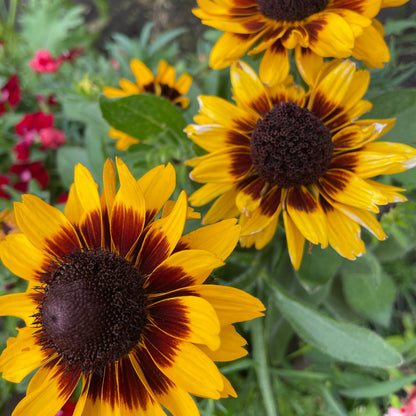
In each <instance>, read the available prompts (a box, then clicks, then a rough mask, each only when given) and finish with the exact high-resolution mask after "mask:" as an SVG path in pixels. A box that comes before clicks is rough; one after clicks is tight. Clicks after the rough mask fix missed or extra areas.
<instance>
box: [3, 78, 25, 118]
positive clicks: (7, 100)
mask: <svg viewBox="0 0 416 416" xmlns="http://www.w3.org/2000/svg"><path fill="white" fill-rule="evenodd" d="M21 93H22V91H21V89H20V85H19V77H18V76H17V74H14V75H13V76H12V77H10V79H9V80H8V81H7V82H6V83H5V84H4V85H3V86H2V87H1V90H0V116H1V115H2V114H4V113H5V112H6V105H8V106H10V107H11V108H13V109H14V108H16V107H17V104H19V103H20V100H21Z"/></svg>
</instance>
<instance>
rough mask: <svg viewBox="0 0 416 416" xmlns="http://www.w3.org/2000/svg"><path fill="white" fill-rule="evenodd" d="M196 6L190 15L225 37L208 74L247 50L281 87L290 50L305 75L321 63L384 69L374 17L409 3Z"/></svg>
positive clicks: (220, 0)
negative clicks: (351, 61) (349, 61)
mask: <svg viewBox="0 0 416 416" xmlns="http://www.w3.org/2000/svg"><path fill="white" fill-rule="evenodd" d="M197 1H198V5H199V8H196V9H194V10H193V13H194V14H195V15H196V16H198V17H199V18H200V19H201V20H202V23H204V24H206V25H208V26H212V27H214V28H216V29H220V30H222V31H224V32H225V33H224V34H223V35H222V36H221V37H220V39H219V40H218V41H217V43H216V44H215V46H214V48H213V49H212V52H211V56H210V65H211V67H212V68H214V69H221V68H225V67H227V66H229V65H230V64H231V63H232V62H234V61H236V60H237V59H239V58H240V57H242V56H243V55H244V54H245V53H246V52H247V51H248V50H249V52H248V53H249V55H253V54H258V53H260V52H265V53H264V56H263V58H262V61H261V64H260V76H261V78H262V80H263V81H265V82H281V81H283V80H284V78H285V77H286V75H287V74H288V72H289V54H288V50H290V49H294V50H295V57H296V61H297V66H298V69H299V70H300V72H301V73H303V75H304V73H305V71H306V68H307V67H309V68H310V67H313V68H315V69H318V68H319V66H320V65H321V63H322V58H323V57H333V58H346V57H348V56H353V57H354V58H357V59H360V60H363V61H364V62H365V64H366V65H367V66H369V67H382V66H383V64H384V63H385V62H388V61H389V59H390V55H389V51H388V48H387V45H386V43H385V41H384V39H383V37H384V30H383V26H382V25H381V23H380V22H379V21H378V20H376V19H375V17H376V16H377V14H378V13H379V11H380V9H381V8H383V7H391V6H399V5H401V4H404V3H406V2H407V1H408V0H354V1H351V0H197ZM276 68H278V70H276ZM309 75H310V76H313V75H314V73H313V72H312V73H309ZM308 81H309V82H312V79H308Z"/></svg>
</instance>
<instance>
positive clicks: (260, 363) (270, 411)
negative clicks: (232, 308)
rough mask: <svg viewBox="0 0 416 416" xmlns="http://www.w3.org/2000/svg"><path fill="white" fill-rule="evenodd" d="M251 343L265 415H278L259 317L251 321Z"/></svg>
mask: <svg viewBox="0 0 416 416" xmlns="http://www.w3.org/2000/svg"><path fill="white" fill-rule="evenodd" d="M251 335H252V343H253V357H254V360H255V362H256V366H255V369H256V374H257V380H258V382H259V387H260V391H261V394H262V396H263V401H264V407H265V408H266V414H267V416H278V415H279V413H278V411H277V408H276V402H275V400H274V395H273V391H272V386H271V382H270V374H269V368H268V366H267V359H266V356H267V354H266V346H265V344H264V334H263V324H262V321H261V320H260V319H256V320H255V321H253V323H252V331H251Z"/></svg>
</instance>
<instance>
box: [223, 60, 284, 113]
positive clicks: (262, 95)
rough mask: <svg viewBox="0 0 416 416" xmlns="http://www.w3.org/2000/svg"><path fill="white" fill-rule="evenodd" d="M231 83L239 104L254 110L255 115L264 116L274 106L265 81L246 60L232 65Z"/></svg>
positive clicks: (248, 109) (251, 110)
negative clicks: (263, 81) (262, 80)
mask: <svg viewBox="0 0 416 416" xmlns="http://www.w3.org/2000/svg"><path fill="white" fill-rule="evenodd" d="M275 72H278V71H275ZM285 78H286V77H285ZM231 83H232V86H233V96H234V100H235V102H236V104H237V106H238V107H243V108H245V109H246V110H247V111H249V112H252V113H253V115H254V117H256V118H259V117H261V116H263V115H264V114H266V113H267V112H268V111H269V110H270V109H271V108H272V107H273V104H272V103H271V101H270V99H269V97H268V95H267V93H266V90H265V88H264V85H263V83H262V82H261V81H260V79H259V78H258V77H257V74H256V73H255V72H254V71H253V70H252V69H251V68H250V67H249V66H248V65H246V64H245V63H244V62H242V61H238V62H236V63H235V64H233V65H232V66H231Z"/></svg>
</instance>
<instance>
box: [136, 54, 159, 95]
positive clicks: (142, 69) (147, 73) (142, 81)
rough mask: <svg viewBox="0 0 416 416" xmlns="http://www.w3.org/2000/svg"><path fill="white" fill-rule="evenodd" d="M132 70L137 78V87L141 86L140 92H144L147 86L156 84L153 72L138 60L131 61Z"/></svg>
mask: <svg viewBox="0 0 416 416" xmlns="http://www.w3.org/2000/svg"><path fill="white" fill-rule="evenodd" d="M130 68H131V71H132V72H133V75H134V77H135V78H136V82H137V85H138V86H139V89H140V92H141V91H143V89H144V87H145V86H146V85H149V84H151V83H153V82H154V80H155V77H154V75H153V73H152V71H151V70H150V69H149V68H148V67H147V66H146V65H145V64H144V63H143V62H142V61H139V60H138V59H132V60H131V61H130Z"/></svg>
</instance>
